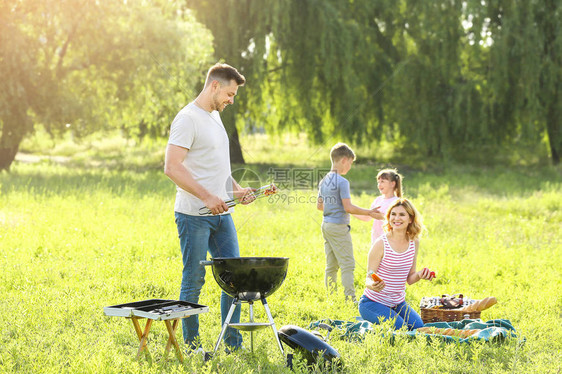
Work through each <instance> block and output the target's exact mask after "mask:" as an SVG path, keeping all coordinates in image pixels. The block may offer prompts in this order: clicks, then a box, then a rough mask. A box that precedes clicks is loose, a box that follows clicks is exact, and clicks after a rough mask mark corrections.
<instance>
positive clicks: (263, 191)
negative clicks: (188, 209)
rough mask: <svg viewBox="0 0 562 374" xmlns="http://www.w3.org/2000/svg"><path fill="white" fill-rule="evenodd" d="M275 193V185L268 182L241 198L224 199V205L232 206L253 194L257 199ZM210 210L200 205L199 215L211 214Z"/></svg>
mask: <svg viewBox="0 0 562 374" xmlns="http://www.w3.org/2000/svg"><path fill="white" fill-rule="evenodd" d="M276 193H277V187H276V186H275V185H274V184H273V183H272V184H268V185H265V186H262V187H260V188H258V189H257V190H255V191H254V192H252V193H250V194H247V195H245V196H244V197H242V198H237V197H236V198H234V199H230V200H226V201H225V203H226V206H228V207H229V208H232V207H233V206H236V205H238V204H240V203H242V201H243V200H245V199H247V198H249V197H251V196H253V197H254V198H255V199H259V198H261V197H264V196H271V195H273V194H276ZM211 213H212V212H211V210H210V209H209V208H207V207H206V206H204V207H202V208H201V209H199V215H206V214H211Z"/></svg>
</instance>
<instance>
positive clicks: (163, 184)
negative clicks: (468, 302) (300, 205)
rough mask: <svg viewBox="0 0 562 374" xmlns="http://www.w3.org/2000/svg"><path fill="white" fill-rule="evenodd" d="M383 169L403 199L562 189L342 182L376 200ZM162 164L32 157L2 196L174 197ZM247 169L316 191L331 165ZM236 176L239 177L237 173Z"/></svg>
mask: <svg viewBox="0 0 562 374" xmlns="http://www.w3.org/2000/svg"><path fill="white" fill-rule="evenodd" d="M384 167H397V169H398V171H399V172H400V173H401V174H402V175H403V177H404V185H405V190H406V193H407V195H409V196H416V195H417V194H418V193H419V192H420V190H427V189H428V188H430V189H439V188H440V186H443V185H446V186H448V188H449V190H458V191H463V190H470V191H475V192H477V193H483V194H487V195H496V196H508V195H525V194H529V193H534V192H536V191H538V190H551V189H560V185H562V173H561V172H560V168H557V167H552V166H550V167H548V166H547V167H542V168H537V167H529V168H524V167H517V168H515V167H513V168H506V167H499V166H471V165H438V164H436V165H435V166H434V167H432V168H427V169H425V170H421V169H415V168H412V167H408V166H406V165H388V164H376V163H374V162H364V163H358V164H355V165H354V166H353V167H352V169H351V170H350V172H349V173H348V174H347V175H346V178H347V179H348V180H349V181H350V183H351V188H352V191H353V193H354V194H361V193H363V192H364V193H366V194H369V195H373V196H377V195H378V194H379V192H378V190H377V186H376V175H377V172H378V171H379V170H380V169H381V168H384ZM163 168H164V165H163V160H158V159H152V160H149V161H147V160H146V159H145V160H142V159H141V158H130V157H129V158H124V157H116V156H114V155H111V156H108V157H94V158H90V159H88V160H75V159H72V158H45V157H39V158H33V159H29V160H27V161H18V162H16V163H15V164H14V165H13V168H12V171H11V172H10V173H7V172H2V173H0V192H1V193H2V194H7V193H10V192H12V191H27V192H31V193H32V194H35V195H61V196H64V195H67V194H74V195H76V194H92V193H94V192H95V191H104V192H109V193H111V194H115V195H122V194H135V195H137V196H142V195H161V196H170V198H173V197H174V194H175V188H174V185H173V183H172V182H171V181H170V180H169V179H168V178H167V177H166V176H165V175H164V172H163ZM244 169H247V170H249V171H252V172H253V173H254V175H256V176H257V177H256V178H257V179H258V180H259V182H260V183H262V185H263V184H267V183H270V182H275V183H276V184H278V185H284V186H285V188H288V189H309V190H316V188H317V185H318V182H319V180H320V179H321V177H322V176H323V175H325V173H327V172H328V171H329V170H330V165H329V163H324V164H322V165H319V166H317V167H310V166H302V165H298V164H284V165H282V166H280V165H277V164H275V163H254V164H246V165H237V164H233V165H232V170H233V171H235V170H237V171H240V170H244ZM235 177H236V178H238V175H235Z"/></svg>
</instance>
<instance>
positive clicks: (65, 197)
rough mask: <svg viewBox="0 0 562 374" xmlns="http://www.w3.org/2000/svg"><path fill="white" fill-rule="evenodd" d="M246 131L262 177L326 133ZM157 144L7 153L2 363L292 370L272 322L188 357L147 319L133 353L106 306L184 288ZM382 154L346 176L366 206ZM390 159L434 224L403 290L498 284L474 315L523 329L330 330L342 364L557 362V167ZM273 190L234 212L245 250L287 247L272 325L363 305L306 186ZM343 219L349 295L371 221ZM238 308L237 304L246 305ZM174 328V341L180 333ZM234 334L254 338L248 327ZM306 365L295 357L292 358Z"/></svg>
mask: <svg viewBox="0 0 562 374" xmlns="http://www.w3.org/2000/svg"><path fill="white" fill-rule="evenodd" d="M126 143H127V142H125V144H126ZM243 144H245V145H246V146H245V152H246V159H247V161H248V162H251V164H249V165H247V166H246V167H247V168H249V169H252V170H254V171H255V172H256V173H257V174H258V175H259V176H260V177H261V178H262V179H263V180H267V179H268V176H267V173H268V171H270V170H271V168H276V169H283V168H289V169H290V170H294V168H295V167H298V168H302V169H305V170H314V168H315V167H317V166H318V167H320V168H325V167H326V166H329V165H327V163H326V160H325V158H326V154H327V152H328V151H329V148H330V147H329V146H326V147H318V148H314V147H310V148H309V147H306V146H304V145H302V143H301V142H299V141H295V139H294V138H293V139H286V140H285V141H283V142H281V141H280V142H270V141H269V140H267V139H264V138H261V137H253V138H252V139H243ZM159 146H160V145H159V144H153V145H151V146H148V147H147V146H143V147H138V146H135V147H133V146H132V145H131V146H130V147H124V146H123V143H120V142H119V141H113V140H112V141H110V142H106V143H104V142H101V141H100V142H99V143H95V142H93V143H92V144H90V145H87V146H85V145H79V146H76V149H75V153H69V154H67V156H69V158H68V159H64V160H63V161H64V162H57V161H53V160H49V159H43V160H42V161H39V162H34V163H26V162H17V163H16V164H14V165H13V167H12V170H11V173H10V174H8V173H1V174H0V246H1V247H0V248H1V254H0V269H1V272H0V294H1V295H2V298H1V301H0V326H1V328H0V372H18V373H20V372H24V373H27V372H29V373H38V372H41V373H67V372H68V373H77V372H79V373H105V372H107V373H116V372H130V373H141V372H142V373H160V372H166V373H174V372H178V373H179V372H181V373H184V372H190V373H205V372H223V373H231V372H236V373H250V372H286V373H290V371H289V370H288V369H286V368H285V367H284V362H283V359H282V358H281V356H280V353H279V352H278V349H277V348H276V346H275V345H274V341H273V339H272V337H271V331H268V330H264V331H262V332H259V333H256V334H255V353H254V354H251V353H249V352H247V353H241V354H234V355H230V356H226V355H224V354H221V355H219V356H218V357H215V358H214V359H213V360H212V361H210V362H207V363H203V362H202V361H201V360H200V359H199V358H197V357H190V358H187V359H186V362H185V364H183V365H182V364H181V363H179V361H178V360H177V359H175V357H174V356H173V355H170V358H169V359H168V360H167V361H166V362H160V361H159V359H160V358H161V357H162V353H163V350H164V347H165V344H166V339H167V332H166V329H165V326H164V324H163V323H162V322H155V323H154V324H153V329H152V332H151V339H150V341H149V348H150V350H151V352H152V355H153V358H154V363H153V364H152V365H151V364H149V363H148V362H147V361H145V360H144V359H142V360H140V361H136V360H135V359H134V356H135V355H136V350H137V347H138V341H137V338H136V336H135V334H134V331H133V328H132V324H131V322H130V321H128V320H126V319H124V318H116V317H113V318H110V317H106V316H104V314H103V307H104V306H108V305H114V304H118V303H123V302H129V301H133V300H142V299H147V298H154V297H158V298H177V297H178V294H179V286H180V278H181V255H180V251H179V243H178V239H177V232H176V228H175V224H174V219H173V199H174V186H173V185H172V183H171V182H170V181H169V180H167V178H166V177H165V176H164V175H163V173H162V172H161V166H162V159H161V157H162V155H163V151H162V149H161V148H159ZM64 149H70V148H69V147H65V148H64ZM143 154H144V155H143ZM50 155H51V156H56V155H59V156H61V155H62V153H57V152H54V153H50ZM359 156H361V155H359ZM58 161H60V160H58ZM379 166H380V165H378V164H376V163H368V162H365V163H359V164H358V165H356V166H354V168H353V169H352V171H351V172H350V173H349V174H348V177H349V180H350V181H351V186H352V190H353V193H354V194H353V202H354V203H355V204H357V205H362V206H367V205H369V204H370V203H371V201H372V199H373V198H374V197H375V196H376V192H375V187H376V186H375V184H374V176H375V175H376V172H377V168H378V167H379ZM400 170H401V171H402V172H403V173H404V175H405V190H406V193H407V195H408V196H409V197H411V198H412V200H413V201H414V203H415V204H416V206H417V207H418V208H419V210H420V212H421V213H422V214H423V216H424V219H425V223H426V226H427V227H428V230H429V231H428V235H427V236H426V237H425V238H424V239H423V240H422V245H421V252H420V255H419V261H418V266H420V267H423V266H430V267H432V268H434V269H435V270H436V271H437V275H438V278H437V279H436V280H435V281H433V282H419V283H416V284H414V285H412V286H411V287H409V288H408V289H407V300H408V301H409V302H410V303H411V304H412V305H413V306H414V307H415V308H416V309H417V308H418V305H419V300H420V298H421V297H422V296H429V295H440V294H443V293H456V292H462V293H464V294H465V295H468V296H470V297H473V298H482V297H485V296H491V295H493V296H496V297H497V298H498V304H497V305H496V306H494V307H493V308H491V309H489V310H487V311H485V312H483V318H484V319H485V320H488V319H494V318H506V319H509V320H510V321H511V322H512V323H513V325H514V326H515V327H516V328H517V331H518V334H519V336H520V337H524V338H525V339H526V341H525V343H524V344H519V343H518V341H517V339H512V340H508V341H506V342H505V343H503V344H472V345H455V344H442V343H439V342H434V343H431V344H428V343H427V342H426V341H425V339H416V340H414V341H411V340H407V339H403V338H397V339H396V340H395V341H394V342H393V343H391V341H390V339H389V337H388V334H385V331H386V330H387V328H388V326H384V325H383V326H381V327H377V328H376V329H375V331H376V332H375V333H374V334H370V335H368V336H367V337H366V339H365V341H364V342H361V343H358V342H354V343H353V342H347V341H343V340H340V339H338V334H337V333H336V334H334V335H333V338H332V340H331V342H330V343H331V344H332V345H333V346H334V347H335V348H336V349H338V351H339V352H340V353H341V355H342V356H343V358H344V361H345V365H346V370H347V372H360V373H362V372H365V373H366V372H368V373H379V372H384V373H386V372H388V373H390V372H392V373H406V372H407V373H412V372H424V373H434V372H453V373H465V372H477V373H480V372H481V373H490V372H495V373H504V372H510V373H511V372H516V373H520V372H521V373H523V372H525V373H527V372H531V373H558V372H560V370H561V368H562V367H561V364H560V362H561V361H562V353H561V351H562V330H561V328H562V325H561V322H562V281H561V279H562V267H561V266H560V264H561V263H562V239H561V238H562V232H561V227H562V176H561V173H560V169H559V168H558V169H557V168H552V167H544V168H538V169H537V168H524V169H521V168H518V169H508V168H500V167H493V166H489V167H483V168H476V167H469V166H456V167H452V166H443V167H440V168H436V167H434V168H432V169H431V170H425V171H422V170H419V169H415V168H412V167H406V166H404V167H401V168H400ZM279 196H280V198H279V199H278V200H277V201H275V202H268V201H266V200H261V201H258V202H256V203H254V204H252V205H249V206H246V207H240V208H238V209H236V212H235V213H234V219H235V222H236V225H237V228H238V234H239V242H240V245H241V251H242V255H244V256H287V257H290V258H291V260H290V262H289V273H288V276H287V279H286V281H285V283H284V284H283V286H282V287H281V288H280V289H279V290H278V291H277V292H276V293H275V294H274V295H272V296H271V297H270V298H269V300H268V301H269V304H270V307H271V310H272V313H273V315H274V318H275V321H276V324H277V326H278V327H280V326H283V325H287V324H294V325H299V326H302V327H306V326H307V325H308V324H309V323H310V322H313V321H316V320H319V319H323V318H332V319H342V320H353V319H354V318H355V317H356V316H357V315H358V311H357V309H356V308H355V307H354V306H353V304H350V303H345V302H344V300H343V295H342V294H338V295H335V296H333V295H332V296H330V295H328V294H327V293H326V291H325V289H324V285H323V269H324V251H323V243H322V237H321V234H320V223H321V220H322V217H321V213H320V212H319V211H317V210H316V208H315V202H314V197H315V191H311V190H284V191H281V194H280V195H279ZM352 227H353V229H352V236H353V241H354V247H355V256H356V259H357V262H358V264H357V268H356V272H355V280H356V286H357V289H358V293H359V292H360V290H361V284H362V280H363V279H364V269H365V265H364V264H365V263H366V256H367V252H368V249H369V241H370V226H369V224H368V223H364V222H361V221H358V220H353V221H352ZM206 280H207V283H206V285H205V286H204V288H203V292H202V295H201V300H200V302H201V303H202V304H205V305H208V306H210V312H209V313H208V314H204V315H201V317H200V321H201V336H202V340H203V343H204V346H205V348H206V349H207V350H211V348H212V346H213V345H214V343H215V339H216V338H217V337H218V335H219V332H220V311H219V307H218V300H219V294H220V290H219V287H218V286H217V284H216V283H215V281H214V280H213V279H212V275H211V274H210V272H208V274H207V278H206ZM255 309H256V311H257V316H256V318H258V319H260V318H264V314H263V312H262V311H261V307H260V306H259V305H258V306H256V308H255ZM246 313H247V308H244V309H243V318H247V314H246ZM177 336H178V338H179V339H180V340H181V333H180V332H178V334H177ZM244 337H245V339H246V346H249V336H248V334H247V333H246V334H244ZM304 371H305V370H304V367H303V366H302V365H300V366H298V367H297V369H296V372H304Z"/></svg>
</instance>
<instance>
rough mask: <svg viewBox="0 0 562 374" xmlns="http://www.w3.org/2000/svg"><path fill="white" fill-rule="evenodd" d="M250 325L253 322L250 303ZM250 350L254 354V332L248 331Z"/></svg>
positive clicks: (251, 303)
mask: <svg viewBox="0 0 562 374" xmlns="http://www.w3.org/2000/svg"><path fill="white" fill-rule="evenodd" d="M249 304H250V323H252V322H254V302H253V301H250V302H249ZM250 348H251V350H252V353H254V332H253V331H250Z"/></svg>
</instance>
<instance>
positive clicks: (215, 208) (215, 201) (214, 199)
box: [203, 195, 228, 215]
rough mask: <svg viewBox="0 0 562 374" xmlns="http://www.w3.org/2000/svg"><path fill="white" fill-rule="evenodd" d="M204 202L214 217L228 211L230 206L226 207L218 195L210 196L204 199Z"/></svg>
mask: <svg viewBox="0 0 562 374" xmlns="http://www.w3.org/2000/svg"><path fill="white" fill-rule="evenodd" d="M203 202H204V203H205V206H206V207H207V208H209V210H210V211H211V213H213V215H217V214H221V213H224V212H226V211H228V205H226V203H225V202H224V201H223V200H222V199H221V198H219V197H218V196H216V195H209V197H207V198H206V199H204V200H203Z"/></svg>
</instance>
